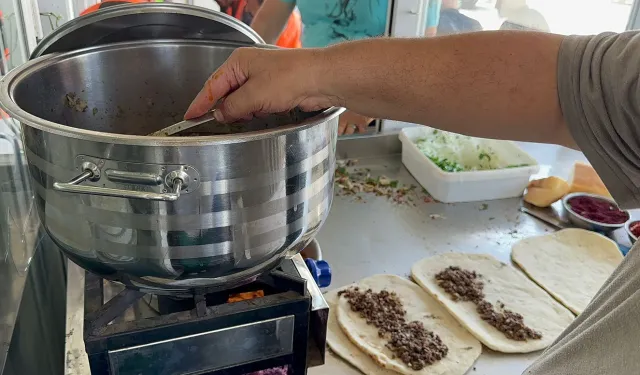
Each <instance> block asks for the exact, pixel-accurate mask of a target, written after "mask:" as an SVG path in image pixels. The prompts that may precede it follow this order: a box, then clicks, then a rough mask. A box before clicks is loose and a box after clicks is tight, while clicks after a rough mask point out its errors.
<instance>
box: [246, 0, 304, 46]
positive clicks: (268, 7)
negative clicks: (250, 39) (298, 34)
mask: <svg viewBox="0 0 640 375" xmlns="http://www.w3.org/2000/svg"><path fill="white" fill-rule="evenodd" d="M294 8H295V4H294V3H285V2H283V1H280V0H266V1H265V2H264V3H263V4H262V6H261V7H260V10H258V13H256V16H255V17H254V19H253V22H251V28H253V29H254V30H255V31H256V32H257V33H258V34H259V35H260V36H261V37H262V39H264V41H265V42H267V43H269V44H274V43H275V42H276V41H277V40H278V37H279V36H280V33H282V30H283V29H284V27H285V26H286V24H287V20H288V19H289V16H291V12H293V9H294Z"/></svg>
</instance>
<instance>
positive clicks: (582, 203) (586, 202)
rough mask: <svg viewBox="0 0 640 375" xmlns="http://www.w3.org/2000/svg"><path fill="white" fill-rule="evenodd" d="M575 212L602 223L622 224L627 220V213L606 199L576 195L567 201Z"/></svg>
mask: <svg viewBox="0 0 640 375" xmlns="http://www.w3.org/2000/svg"><path fill="white" fill-rule="evenodd" d="M567 203H568V204H569V207H571V209H572V210H573V212H575V213H576V214H578V215H580V216H582V217H584V218H587V219H589V220H593V221H596V222H598V223H602V224H623V223H625V222H626V221H627V220H629V214H628V213H627V212H625V211H622V210H621V209H619V208H618V206H616V205H615V204H614V203H611V202H609V201H608V200H606V199H601V198H595V197H589V196H586V195H582V196H577V197H573V198H571V199H569V200H568V201H567Z"/></svg>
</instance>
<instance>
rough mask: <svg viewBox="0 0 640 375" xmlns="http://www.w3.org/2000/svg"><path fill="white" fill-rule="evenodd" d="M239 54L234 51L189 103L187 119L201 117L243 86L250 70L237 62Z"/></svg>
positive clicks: (185, 116)
mask: <svg viewBox="0 0 640 375" xmlns="http://www.w3.org/2000/svg"><path fill="white" fill-rule="evenodd" d="M237 55H238V54H237V53H234V54H232V55H231V57H229V59H228V60H227V61H226V62H225V63H224V64H222V66H220V68H218V69H217V70H216V71H215V72H214V73H213V74H212V75H211V76H210V77H209V79H207V81H206V82H205V84H204V87H203V88H202V90H200V92H199V93H198V95H197V96H196V98H195V99H194V100H193V102H191V105H189V109H187V112H186V113H185V115H184V118H185V119H191V118H194V117H200V116H202V115H204V114H205V113H207V112H208V111H210V110H211V109H212V108H213V106H214V105H215V104H216V103H217V102H218V100H220V99H222V98H224V97H225V96H227V95H228V94H229V93H231V92H233V91H234V90H236V89H237V88H238V87H240V86H242V85H243V84H244V83H245V82H246V80H247V77H248V72H245V71H242V69H241V68H240V66H241V65H240V64H239V63H238V62H237V60H238V58H237V57H236V56H237Z"/></svg>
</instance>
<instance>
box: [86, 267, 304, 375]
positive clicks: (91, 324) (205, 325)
mask: <svg viewBox="0 0 640 375" xmlns="http://www.w3.org/2000/svg"><path fill="white" fill-rule="evenodd" d="M263 280H264V284H265V285H266V286H272V288H273V289H274V290H282V292H279V293H276V294H271V295H267V296H265V297H263V298H259V299H255V300H251V301H242V302H237V303H234V304H226V303H222V304H218V305H212V306H207V299H208V298H209V299H210V298H211V297H212V296H206V295H204V294H198V293H197V291H194V293H195V294H194V296H193V299H192V300H191V301H192V302H193V305H194V308H193V309H191V310H187V311H179V312H173V313H170V314H162V315H160V316H158V317H153V318H147V319H142V320H135V321H132V322H121V323H116V322H114V323H112V324H109V322H111V321H113V320H114V318H116V317H118V316H121V315H122V313H123V312H124V311H125V310H127V309H128V308H129V307H130V306H131V305H132V304H133V303H135V302H136V301H138V300H139V299H140V298H141V297H142V296H143V295H144V294H145V293H142V292H139V291H135V290H129V289H125V290H124V291H122V292H121V293H120V294H118V295H117V296H115V297H114V298H112V299H111V300H109V301H108V302H107V303H103V298H104V290H103V285H104V284H103V279H102V278H100V277H99V276H96V275H94V274H91V273H89V272H86V282H85V322H84V341H85V348H86V351H87V354H88V356H89V364H90V367H91V373H92V374H94V375H110V374H111V372H110V367H111V365H110V363H109V352H110V351H114V350H119V349H123V348H130V347H135V346H140V345H145V344H150V343H154V342H158V341H163V340H167V339H180V338H181V337H184V336H188V335H194V334H198V333H201V332H208V331H214V330H219V329H226V328H232V327H236V326H242V325H245V324H250V323H254V322H257V321H265V320H269V319H274V318H281V317H285V316H293V317H294V331H293V351H292V352H291V353H289V354H283V355H279V356H276V357H272V358H267V359H263V360H257V361H253V362H249V363H242V364H238V365H235V366H233V367H230V368H224V369H220V370H215V371H209V372H205V374H209V375H223V374H224V375H227V374H228V375H231V374H234V375H235V374H245V373H249V372H253V371H258V370H264V369H268V368H273V367H280V366H285V365H288V366H289V371H290V372H289V373H290V374H296V375H300V374H304V373H306V368H307V361H308V359H309V358H308V357H309V353H310V352H309V350H307V349H306V348H307V344H308V343H310V342H311V341H313V340H310V334H311V332H310V327H309V324H310V319H311V297H310V295H309V292H308V290H307V286H306V281H305V279H304V278H303V277H301V275H300V274H299V272H298V271H297V269H296V266H295V264H294V263H293V262H291V261H289V262H284V263H283V264H282V266H281V270H276V271H273V272H272V274H271V275H269V276H265V278H264V279H263ZM225 295H227V294H225ZM213 298H216V296H215V295H214V296H213ZM166 301H168V302H170V301H171V300H170V299H167V300H166ZM175 303H179V304H183V303H184V301H178V302H175ZM187 303H188V301H187ZM159 307H160V306H159ZM166 309H168V310H169V311H171V310H173V308H170V307H169V308H167V307H166V305H165V307H160V310H161V311H164V310H166ZM179 310H183V309H179ZM302 348H304V349H302Z"/></svg>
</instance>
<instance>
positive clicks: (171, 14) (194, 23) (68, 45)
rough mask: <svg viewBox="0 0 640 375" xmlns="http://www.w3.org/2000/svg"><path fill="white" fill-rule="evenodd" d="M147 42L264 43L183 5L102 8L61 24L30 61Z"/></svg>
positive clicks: (222, 18) (245, 29) (225, 20)
mask: <svg viewBox="0 0 640 375" xmlns="http://www.w3.org/2000/svg"><path fill="white" fill-rule="evenodd" d="M148 39H190V40H225V41H234V42H239V43H248V44H253V43H264V41H263V40H262V38H261V37H260V36H259V35H258V34H257V33H256V32H255V31H253V29H251V28H250V27H249V26H247V25H245V24H244V23H242V22H237V21H236V20H235V19H234V18H233V17H231V16H228V15H226V14H224V13H221V12H215V11H212V10H209V9H206V8H202V7H195V6H189V5H185V4H171V3H161V4H159V3H150V4H130V5H119V6H115V7H114V6H112V7H107V8H103V9H101V10H99V11H97V12H93V13H90V14H88V15H86V16H83V17H78V18H74V19H72V20H71V21H69V22H66V23H64V24H63V25H62V26H61V27H59V28H57V29H56V30H55V32H53V33H51V34H49V35H48V36H47V37H46V38H44V39H43V40H42V41H41V42H40V43H39V44H38V46H37V47H36V48H35V50H34V51H33V53H32V54H31V58H32V59H33V58H36V57H40V56H43V55H46V54H49V53H56V52H68V51H73V50H77V49H81V48H85V47H92V46H97V45H102V44H108V43H116V42H126V41H135V40H148ZM127 63H131V62H127Z"/></svg>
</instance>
